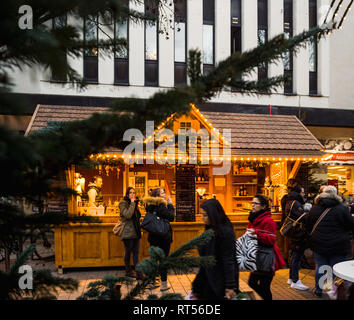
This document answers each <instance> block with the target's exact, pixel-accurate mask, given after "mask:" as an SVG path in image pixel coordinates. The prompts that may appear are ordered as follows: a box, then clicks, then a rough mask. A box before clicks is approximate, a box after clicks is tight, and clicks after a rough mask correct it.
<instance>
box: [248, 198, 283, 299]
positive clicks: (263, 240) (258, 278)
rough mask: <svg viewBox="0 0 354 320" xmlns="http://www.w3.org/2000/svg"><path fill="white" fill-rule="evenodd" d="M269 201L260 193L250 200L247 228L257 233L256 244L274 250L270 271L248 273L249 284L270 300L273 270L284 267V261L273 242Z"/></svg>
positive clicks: (274, 228) (273, 232) (274, 239)
mask: <svg viewBox="0 0 354 320" xmlns="http://www.w3.org/2000/svg"><path fill="white" fill-rule="evenodd" d="M268 204H269V201H268V199H267V198H266V197H264V196H262V195H255V196H254V198H253V200H252V211H251V212H250V214H249V216H248V220H249V223H248V226H247V229H248V230H249V231H251V232H253V233H254V234H256V235H257V240H258V245H263V246H272V247H273V252H274V257H275V259H274V265H273V271H271V272H260V271H255V272H252V273H251V274H250V278H249V280H248V284H249V286H250V287H251V288H252V289H253V290H255V291H256V292H257V293H258V294H259V295H260V296H261V297H262V298H263V299H264V300H272V292H271V290H270V285H271V283H272V280H273V277H274V274H275V271H276V270H278V269H281V268H284V266H285V261H284V259H283V257H282V255H281V252H280V249H279V248H278V246H277V245H276V244H275V241H276V224H275V222H274V220H273V218H272V215H271V213H270V209H269V205H268Z"/></svg>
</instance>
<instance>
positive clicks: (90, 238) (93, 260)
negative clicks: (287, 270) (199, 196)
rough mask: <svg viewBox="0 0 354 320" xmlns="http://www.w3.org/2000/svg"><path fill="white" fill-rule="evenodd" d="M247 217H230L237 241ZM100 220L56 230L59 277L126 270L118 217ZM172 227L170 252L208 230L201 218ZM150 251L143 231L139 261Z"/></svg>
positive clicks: (278, 241)
mask: <svg viewBox="0 0 354 320" xmlns="http://www.w3.org/2000/svg"><path fill="white" fill-rule="evenodd" d="M247 216H248V213H242V214H241V213H239V214H237V213H233V214H229V218H230V220H231V222H232V224H233V226H234V230H235V234H236V237H240V236H241V235H242V234H243V233H244V230H245V229H246V227H247V223H248V220H247ZM99 218H100V219H101V220H102V223H69V224H65V225H60V226H57V227H56V228H55V235H54V239H55V265H56V267H57V268H58V272H59V273H62V272H63V269H65V268H87V267H120V266H124V244H123V242H122V241H121V240H120V238H119V237H117V236H115V235H114V234H113V231H112V229H113V227H114V225H115V223H116V221H117V220H118V216H102V217H99ZM273 219H274V220H275V221H277V220H279V214H273ZM171 226H172V230H173V242H172V244H171V251H173V250H175V249H177V248H178V247H179V246H180V245H182V244H183V243H186V242H187V241H189V240H191V239H192V238H194V237H196V236H198V235H200V234H201V233H203V231H204V227H205V225H204V224H203V222H201V220H200V217H199V216H197V221H196V222H172V223H171ZM277 243H278V245H279V247H280V248H281V249H282V248H283V245H282V243H283V240H282V237H281V236H280V235H279V232H278V240H277ZM148 249H149V243H148V241H147V232H145V231H144V230H143V231H142V239H141V242H140V256H139V261H141V260H142V259H144V258H148V257H149V254H148ZM195 254H197V253H196V251H195Z"/></svg>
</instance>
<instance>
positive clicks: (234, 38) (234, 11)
mask: <svg viewBox="0 0 354 320" xmlns="http://www.w3.org/2000/svg"><path fill="white" fill-rule="evenodd" d="M241 39H242V38H241V0H231V54H233V53H235V52H238V51H241V49H242V48H241V43H242V42H241Z"/></svg>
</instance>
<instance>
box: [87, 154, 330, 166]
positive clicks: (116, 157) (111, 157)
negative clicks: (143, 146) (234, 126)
mask: <svg viewBox="0 0 354 320" xmlns="http://www.w3.org/2000/svg"><path fill="white" fill-rule="evenodd" d="M330 157H331V155H330V156H326V157H322V158H317V157H316V158H312V157H259V156H258V157H254V156H246V157H234V156H232V157H223V156H217V157H211V156H209V157H189V156H187V157H186V160H187V161H189V160H194V161H195V160H197V161H224V160H225V161H259V162H286V161H305V162H320V161H326V160H328V159H329V158H330ZM90 159H91V160H92V161H97V162H102V163H107V162H114V161H117V163H118V162H119V163H125V161H127V162H128V161H129V160H134V162H135V163H136V162H137V161H138V160H139V161H141V160H147V159H151V160H162V159H164V160H166V161H168V160H173V159H175V160H178V161H176V164H178V162H181V160H183V158H182V157H180V156H179V157H178V156H175V157H167V156H165V157H160V156H146V155H144V156H132V155H129V156H125V155H124V154H101V153H100V154H96V155H93V154H92V155H90ZM132 162H133V161H132ZM127 164H128V163H127Z"/></svg>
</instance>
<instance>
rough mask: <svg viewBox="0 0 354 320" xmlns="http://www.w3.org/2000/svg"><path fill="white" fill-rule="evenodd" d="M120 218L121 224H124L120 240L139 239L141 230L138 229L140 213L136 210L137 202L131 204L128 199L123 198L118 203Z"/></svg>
mask: <svg viewBox="0 0 354 320" xmlns="http://www.w3.org/2000/svg"><path fill="white" fill-rule="evenodd" d="M119 210H120V218H121V221H122V223H124V224H125V226H124V229H123V232H122V236H121V240H125V239H136V238H138V239H140V238H141V228H140V217H141V214H140V211H139V208H138V202H137V201H134V202H131V201H130V199H129V198H127V197H125V198H124V200H122V201H121V202H120V203H119Z"/></svg>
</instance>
